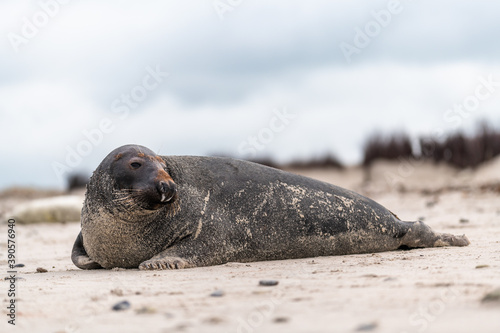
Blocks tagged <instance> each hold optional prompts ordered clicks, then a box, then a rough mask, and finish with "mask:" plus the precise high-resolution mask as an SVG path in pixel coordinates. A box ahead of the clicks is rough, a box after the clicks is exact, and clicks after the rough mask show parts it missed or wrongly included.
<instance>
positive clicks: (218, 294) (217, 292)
mask: <svg viewBox="0 0 500 333" xmlns="http://www.w3.org/2000/svg"><path fill="white" fill-rule="evenodd" d="M210 296H211V297H222V296H224V290H220V289H219V290H216V291H214V292H213V293H211V294H210Z"/></svg>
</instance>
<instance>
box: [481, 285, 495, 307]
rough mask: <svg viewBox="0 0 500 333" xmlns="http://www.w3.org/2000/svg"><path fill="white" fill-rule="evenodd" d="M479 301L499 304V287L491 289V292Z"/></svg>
mask: <svg viewBox="0 0 500 333" xmlns="http://www.w3.org/2000/svg"><path fill="white" fill-rule="evenodd" d="M481 303H489V304H491V303H497V304H500V288H497V289H495V290H493V291H492V292H489V293H487V294H486V295H484V297H483V299H482V300H481Z"/></svg>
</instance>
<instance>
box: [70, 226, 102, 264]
mask: <svg viewBox="0 0 500 333" xmlns="http://www.w3.org/2000/svg"><path fill="white" fill-rule="evenodd" d="M71 260H72V261H73V264H75V266H76V267H78V268H81V269H99V268H102V267H101V265H99V264H98V263H96V262H95V261H93V260H92V259H90V257H89V256H88V255H87V251H85V248H84V247H83V236H82V232H81V231H80V233H79V234H78V237H76V241H75V244H74V245H73V250H72V251H71Z"/></svg>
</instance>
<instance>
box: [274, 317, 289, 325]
mask: <svg viewBox="0 0 500 333" xmlns="http://www.w3.org/2000/svg"><path fill="white" fill-rule="evenodd" d="M273 321H274V322H275V323H279V324H282V323H286V322H288V321H290V318H288V317H276V318H274V319H273Z"/></svg>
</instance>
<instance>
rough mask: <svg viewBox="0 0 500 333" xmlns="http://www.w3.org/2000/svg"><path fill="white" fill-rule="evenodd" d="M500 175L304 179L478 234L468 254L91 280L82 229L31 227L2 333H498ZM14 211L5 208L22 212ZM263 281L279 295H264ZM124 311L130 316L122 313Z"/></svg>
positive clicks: (120, 274) (353, 172)
mask: <svg viewBox="0 0 500 333" xmlns="http://www.w3.org/2000/svg"><path fill="white" fill-rule="evenodd" d="M404 164H408V165H410V167H408V166H407V165H406V166H405V165H404ZM499 168H500V159H497V160H494V161H492V162H490V163H488V164H485V165H483V166H481V167H480V168H479V169H478V170H476V171H461V172H459V171H456V170H454V169H451V168H449V167H445V166H435V165H431V164H420V163H415V162H411V161H409V162H408V163H403V162H401V163H388V162H380V163H377V164H376V165H375V166H374V167H373V169H372V172H371V174H370V179H371V181H370V182H369V183H366V182H364V181H363V180H364V179H365V178H366V175H365V174H364V172H363V171H362V170H361V169H359V168H350V169H347V170H344V171H338V170H333V169H332V170H328V169H326V170H306V171H304V170H301V171H298V172H300V173H303V174H305V175H307V176H311V177H314V178H317V179H321V180H325V181H328V182H331V183H334V184H337V185H340V186H343V187H346V188H350V189H353V190H355V191H358V192H360V193H362V194H364V195H367V196H369V197H371V198H372V199H374V200H376V201H378V202H379V203H381V204H382V205H384V206H385V207H387V208H389V209H390V210H391V211H393V212H395V213H396V214H397V215H398V216H399V217H400V218H401V219H402V220H408V221H414V220H417V219H422V220H424V221H425V222H426V223H428V224H429V225H430V226H431V227H432V228H433V229H434V230H436V231H440V232H449V233H454V234H466V235H467V237H468V238H469V240H470V241H471V244H470V246H468V247H464V248H451V247H450V248H431V249H414V250H410V251H393V252H385V253H376V254H362V255H348V256H335V257H319V258H307V259H300V260H283V261H268V262H254V263H228V264H225V265H221V266H214V267H202V268H193V269H186V270H177V271H139V270H94V271H82V270H79V269H77V268H76V267H75V266H74V265H73V264H72V262H71V259H70V251H71V247H72V245H73V242H74V240H75V238H76V236H77V234H78V232H79V229H80V225H79V222H78V221H73V222H67V223H38V224H19V225H16V244H17V253H16V256H17V262H19V263H23V264H24V265H25V266H24V267H20V268H17V271H18V274H17V276H18V277H19V279H18V280H17V283H16V311H17V313H16V321H15V323H16V325H15V327H13V326H12V325H10V324H8V322H7V321H8V316H6V314H7V309H6V308H7V306H8V304H9V303H8V302H9V299H10V298H9V297H7V292H8V289H9V284H10V283H9V281H7V280H3V279H2V282H1V283H0V290H1V294H0V295H2V297H1V299H2V313H3V315H2V320H1V323H0V331H1V332H14V331H16V332H52V333H54V332H115V331H119V332H122V333H123V332H356V331H361V332H394V333H404V332H407V333H413V332H454V333H457V332H464V333H465V332H478V333H479V332H481V333H483V332H492V333H493V332H495V333H497V332H500V296H497V298H495V290H498V288H500V172H498V170H499ZM292 171H293V170H292ZM295 171H296V170H295ZM6 201H7V200H5V199H4V200H3V202H2V203H0V204H1V205H3V206H2V209H8V208H10V207H11V206H12V205H13V204H12V202H9V203H8V204H6ZM0 227H1V232H0V235H1V238H0V248H1V249H2V251H1V253H0V264H1V265H0V266H1V267H2V273H3V274H4V275H6V276H8V274H7V270H8V269H7V247H6V245H7V233H6V231H7V224H6V221H5V218H4V221H2V224H0ZM37 268H43V269H45V270H47V272H43V273H42V272H37ZM260 280H276V281H278V284H277V285H276V286H260V285H259V281H260ZM214 292H215V294H213V293H214ZM497 293H498V291H497ZM121 301H128V302H129V304H130V307H129V308H127V309H124V310H122V311H114V310H113V309H112V307H113V306H114V305H115V304H117V303H119V302H121Z"/></svg>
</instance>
